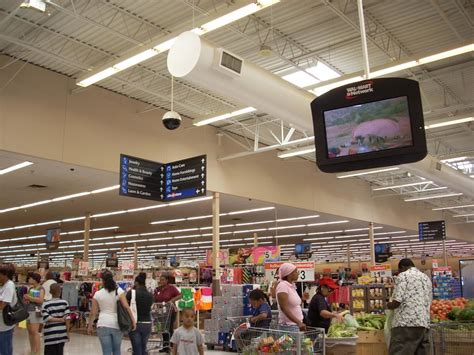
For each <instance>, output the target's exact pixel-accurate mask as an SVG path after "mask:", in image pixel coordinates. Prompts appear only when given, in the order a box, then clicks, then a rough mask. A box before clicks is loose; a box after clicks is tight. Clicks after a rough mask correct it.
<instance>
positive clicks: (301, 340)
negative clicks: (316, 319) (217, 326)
mask: <svg viewBox="0 0 474 355" xmlns="http://www.w3.org/2000/svg"><path fill="white" fill-rule="evenodd" d="M237 348H238V351H239V353H241V354H244V355H261V354H263V353H269V352H271V353H273V354H280V355H301V354H303V355H310V354H320V355H324V354H325V348H324V329H321V328H308V329H307V330H306V331H305V332H296V331H288V330H278V329H264V328H248V329H246V330H244V331H242V332H239V334H238V335H237Z"/></svg>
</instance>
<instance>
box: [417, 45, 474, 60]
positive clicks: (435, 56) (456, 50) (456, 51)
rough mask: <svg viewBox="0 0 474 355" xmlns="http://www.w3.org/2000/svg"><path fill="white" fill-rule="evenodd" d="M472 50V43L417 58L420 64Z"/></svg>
mask: <svg viewBox="0 0 474 355" xmlns="http://www.w3.org/2000/svg"><path fill="white" fill-rule="evenodd" d="M472 51H474V43H471V44H468V45H466V46H462V47H458V48H454V49H451V50H448V51H444V52H440V53H436V54H433V55H429V56H427V57H423V58H420V59H418V63H419V64H420V65H422V64H428V63H432V62H436V61H438V60H442V59H447V58H451V57H454V56H457V55H460V54H464V53H469V52H472Z"/></svg>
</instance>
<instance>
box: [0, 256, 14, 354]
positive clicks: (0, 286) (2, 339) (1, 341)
mask: <svg viewBox="0 0 474 355" xmlns="http://www.w3.org/2000/svg"><path fill="white" fill-rule="evenodd" d="M14 275H15V268H14V266H13V265H11V264H4V265H0V355H13V328H14V326H8V325H6V324H5V323H4V321H3V309H4V308H5V306H7V305H11V304H13V305H14V304H16V302H17V296H16V289H15V284H14V283H13V281H12V279H13V276H14Z"/></svg>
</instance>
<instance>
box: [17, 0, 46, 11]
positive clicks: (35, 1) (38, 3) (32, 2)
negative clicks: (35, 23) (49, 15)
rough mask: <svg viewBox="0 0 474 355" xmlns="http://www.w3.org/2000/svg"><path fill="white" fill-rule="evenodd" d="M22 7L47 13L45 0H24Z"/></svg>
mask: <svg viewBox="0 0 474 355" xmlns="http://www.w3.org/2000/svg"><path fill="white" fill-rule="evenodd" d="M20 7H22V8H25V9H28V8H32V9H35V10H38V11H41V12H45V11H46V2H45V1H44V0H23V2H22V3H21V4H20Z"/></svg>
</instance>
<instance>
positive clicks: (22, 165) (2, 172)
mask: <svg viewBox="0 0 474 355" xmlns="http://www.w3.org/2000/svg"><path fill="white" fill-rule="evenodd" d="M32 164H33V163H32V162H31V161H24V162H23V163H19V164H15V165H12V166H9V167H8V168H5V169H1V170H0V175H5V174H8V173H11V172H12V171H15V170H18V169H21V168H25V167H27V166H30V165H32Z"/></svg>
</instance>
